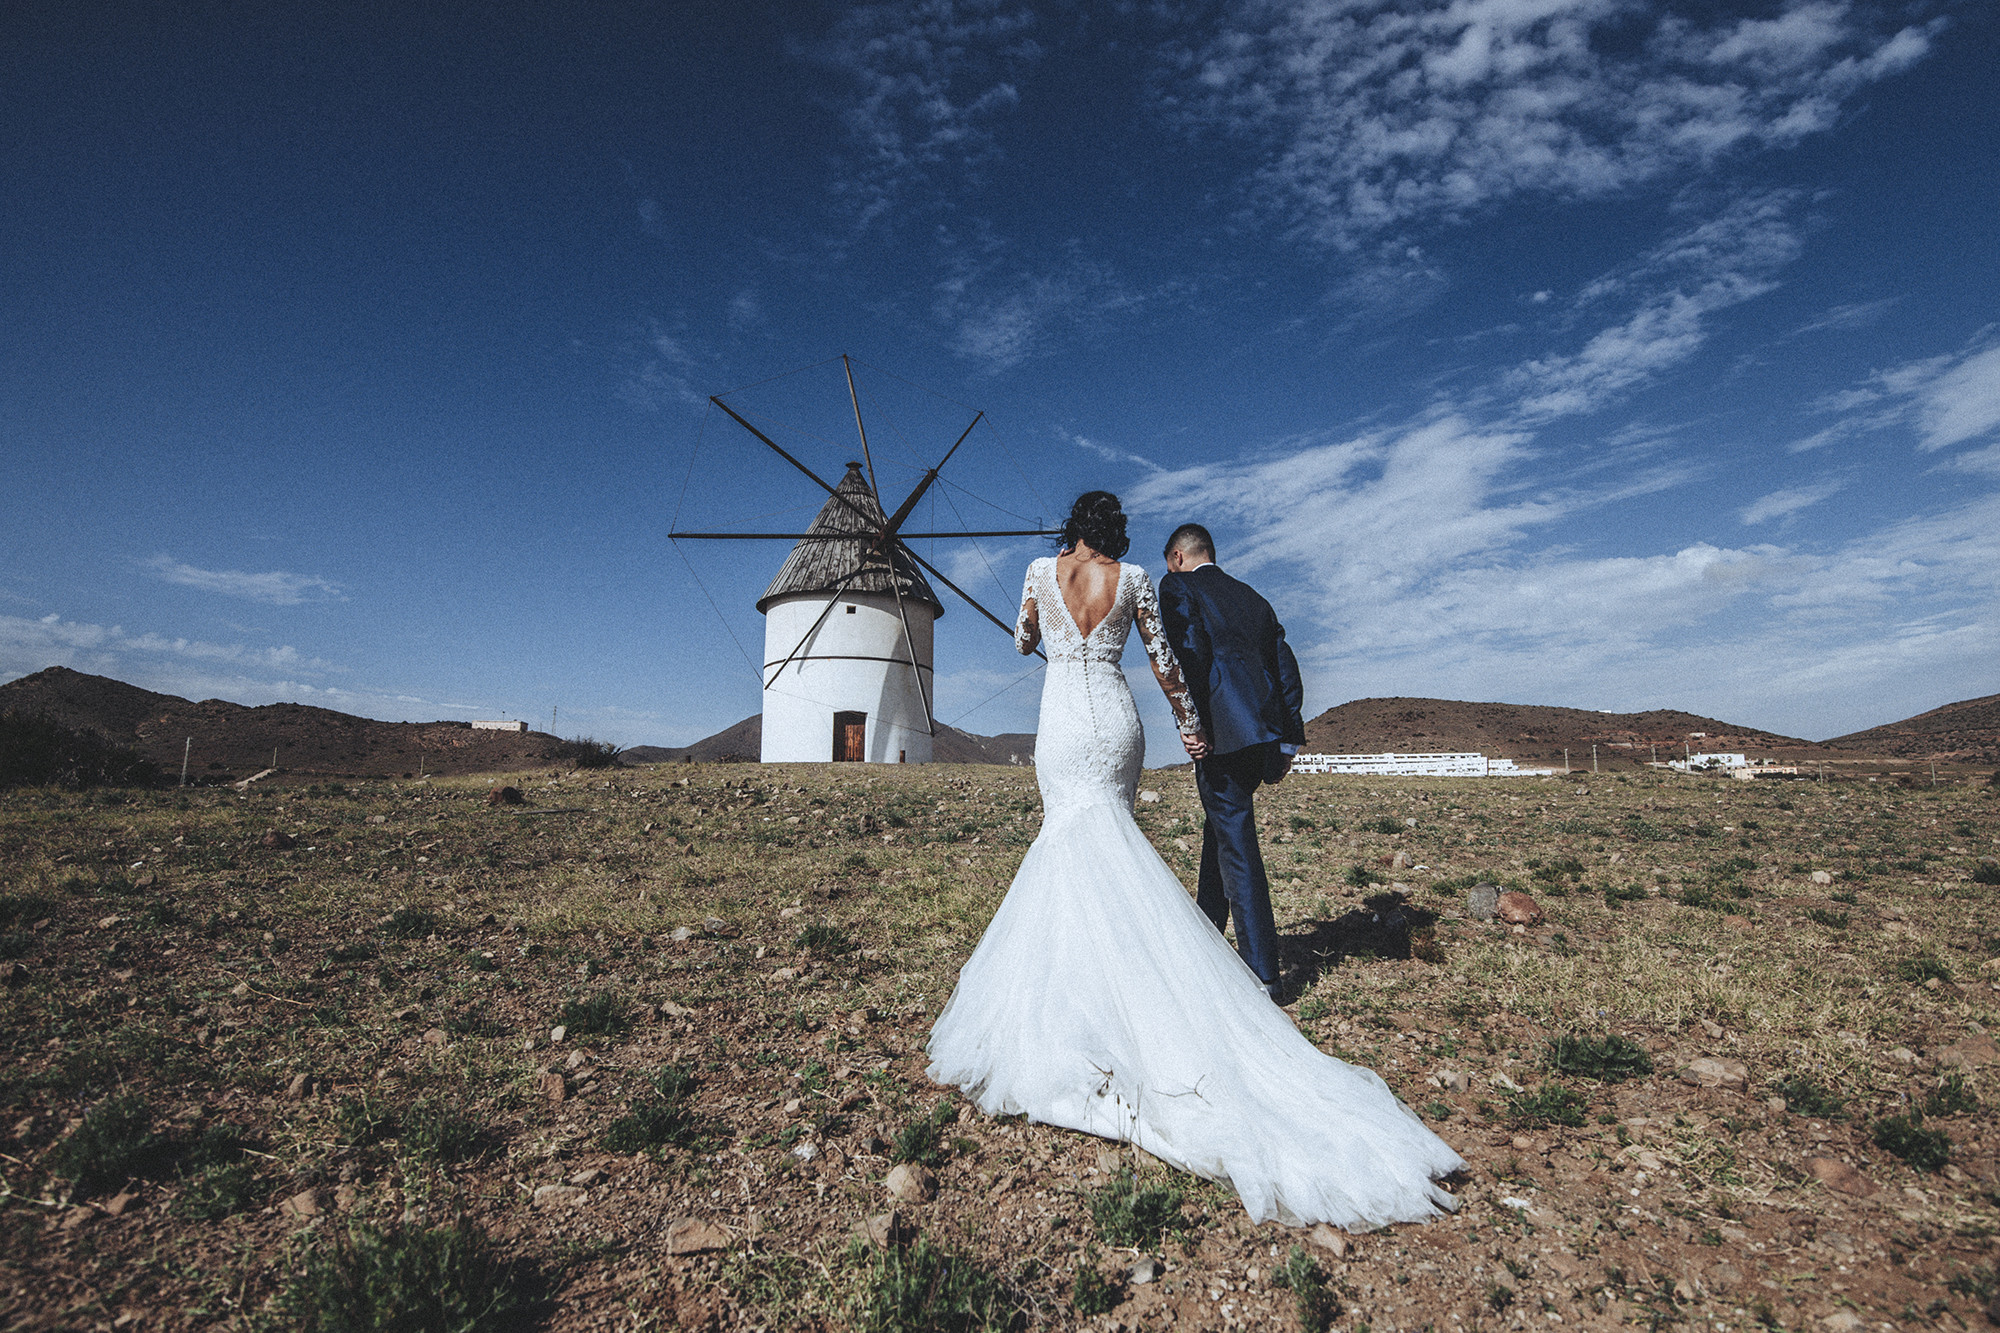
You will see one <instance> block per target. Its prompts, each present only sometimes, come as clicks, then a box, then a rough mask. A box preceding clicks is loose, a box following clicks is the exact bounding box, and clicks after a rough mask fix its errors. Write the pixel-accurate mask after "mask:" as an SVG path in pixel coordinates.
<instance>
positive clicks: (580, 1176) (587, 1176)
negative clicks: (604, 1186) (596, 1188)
mask: <svg viewBox="0 0 2000 1333" xmlns="http://www.w3.org/2000/svg"><path fill="white" fill-rule="evenodd" d="M607 1179H609V1177H608V1176H606V1175H605V1174H604V1172H603V1171H602V1170H601V1169H600V1168H598V1167H594V1166H586V1167H585V1168H583V1170H581V1171H579V1172H577V1173H576V1174H575V1175H573V1176H571V1177H570V1178H569V1183H570V1184H572V1185H578V1186H581V1187H582V1188H584V1189H589V1188H590V1187H591V1186H592V1185H595V1184H597V1183H598V1182H599V1181H601V1180H607Z"/></svg>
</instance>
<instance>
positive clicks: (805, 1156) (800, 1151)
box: [792, 1139, 819, 1162]
mask: <svg viewBox="0 0 2000 1333" xmlns="http://www.w3.org/2000/svg"><path fill="white" fill-rule="evenodd" d="M792 1156H794V1157H796V1158H798V1159H799V1160H800V1161H801V1162H810V1161H812V1160H813V1159H814V1158H815V1157H818V1156H819V1145H818V1144H817V1143H814V1142H813V1141H812V1140H811V1139H807V1140H806V1141H805V1142H804V1143H801V1144H800V1145H799V1146H798V1147H796V1148H794V1149H792Z"/></svg>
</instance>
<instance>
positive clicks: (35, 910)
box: [0, 893, 56, 929]
mask: <svg viewBox="0 0 2000 1333" xmlns="http://www.w3.org/2000/svg"><path fill="white" fill-rule="evenodd" d="M55 914H56V904H55V899H53V898H46V897H43V896H42V895H41V894H39V893H18V894H17V893H6V894H0V929H5V928H6V927H9V926H27V925H33V924H34V923H35V922H37V921H40V920H41V919H42V918H44V917H50V916H54V915H55Z"/></svg>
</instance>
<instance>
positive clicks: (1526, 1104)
mask: <svg viewBox="0 0 2000 1333" xmlns="http://www.w3.org/2000/svg"><path fill="white" fill-rule="evenodd" d="M1583 1107H1584V1101H1583V1096H1582V1094H1581V1093H1575V1092H1571V1091H1570V1090H1569V1089H1568V1088H1565V1087H1563V1086H1562V1085H1561V1084H1560V1083H1544V1084H1542V1086H1541V1087H1539V1088H1537V1089H1535V1090H1534V1091H1533V1092H1531V1093H1530V1092H1510V1093H1508V1094H1507V1109H1508V1112H1509V1113H1510V1114H1511V1115H1512V1116H1513V1118H1514V1119H1515V1120H1516V1121H1518V1122H1520V1123H1522V1124H1548V1125H1568V1126H1570V1127H1571V1128H1572V1129H1575V1128H1580V1127H1581V1126H1582V1125H1583Z"/></svg>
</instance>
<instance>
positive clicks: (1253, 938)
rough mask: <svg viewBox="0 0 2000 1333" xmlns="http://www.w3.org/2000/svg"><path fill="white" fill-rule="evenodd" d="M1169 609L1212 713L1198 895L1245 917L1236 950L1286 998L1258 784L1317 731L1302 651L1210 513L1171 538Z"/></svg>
mask: <svg viewBox="0 0 2000 1333" xmlns="http://www.w3.org/2000/svg"><path fill="white" fill-rule="evenodd" d="M1166 554H1167V570H1168V573H1167V575H1166V577H1165V578H1163V579H1161V580H1160V614H1161V618H1162V619H1163V620H1164V621H1165V622H1166V631H1167V642H1169V643H1171V644H1172V645H1173V648H1174V653H1175V654H1176V655H1177V656H1178V657H1179V658H1180V660H1181V670H1182V671H1183V672H1184V673H1185V674H1186V677H1187V683H1188V687H1189V690H1190V691H1191V692H1192V693H1193V695H1194V701H1195V706H1196V707H1197V708H1199V709H1200V710H1201V716H1202V720H1203V722H1205V723H1206V724H1207V730H1208V738H1209V753H1208V757H1207V758H1205V759H1198V760H1196V761H1195V766H1194V776H1195V785H1196V786H1197V787H1198V788H1199V789H1200V791H1201V805H1202V809H1203V810H1204V811H1206V812H1207V814H1208V822H1207V827H1206V830H1205V831H1204V832H1203V834H1202V838H1201V889H1200V892H1199V893H1198V894H1197V895H1196V897H1195V903H1196V905H1197V906H1199V907H1200V908H1201V910H1202V911H1203V912H1205V913H1207V914H1208V919H1209V920H1210V921H1213V922H1214V923H1215V928H1216V929H1217V930H1221V929H1223V927H1224V926H1225V925H1226V924H1227V923H1228V920H1229V918H1230V917H1232V916H1233V917H1235V919H1236V951H1237V952H1238V953H1239V954H1241V955H1242V956H1243V961H1244V962H1246V963H1248V964H1249V965H1250V970H1251V971H1252V972H1255V973H1256V974H1257V978H1258V980H1260V981H1262V982H1263V983H1264V989H1265V990H1266V991H1267V992H1269V994H1270V996H1271V998H1272V999H1273V1000H1278V1001H1279V1002H1280V1003H1282V997H1281V995H1280V983H1279V976H1278V927H1277V923H1276V922H1275V921H1273V920H1272V917H1271V886H1270V882H1269V881H1268V880H1267V879H1266V878H1265V876H1264V854H1263V852H1262V850H1261V849H1260V848H1259V847H1258V845H1257V812H1256V806H1255V797H1256V795H1257V788H1258V787H1259V786H1260V785H1261V784H1263V783H1266V782H1280V781H1283V780H1284V777H1285V774H1286V773H1288V772H1290V771H1291V767H1292V756H1293V755H1294V754H1297V753H1298V749H1299V746H1301V745H1303V744H1304V743H1305V739H1306V729H1305V723H1304V721H1303V720H1302V719H1301V718H1300V716H1299V707H1300V705H1301V704H1302V703H1303V702H1304V688H1303V687H1302V686H1301V684H1300V683H1299V664H1298V660H1297V659H1296V658H1294V657H1293V656H1292V650H1291V648H1289V647H1288V646H1287V645H1286V643H1285V627H1284V626H1283V625H1280V624H1279V623H1278V617H1277V615H1276V614H1275V613H1274V612H1273V611H1272V610H1271V604H1270V603H1269V602H1267V601H1265V600H1264V599H1263V598H1262V597H1260V596H1258V595H1257V593H1256V592H1255V591H1254V590H1253V589H1252V588H1251V587H1250V586H1249V585H1248V584H1246V583H1241V582H1238V581H1237V580H1235V579H1233V578H1231V577H1229V575H1227V574H1225V573H1223V572H1222V570H1221V569H1220V568H1219V567H1218V566H1217V565H1216V563H1215V541H1214V539H1213V538H1211V537H1210V536H1209V535H1208V529H1207V528H1204V527H1202V526H1201V525H1200V524H1199V523H1183V524H1181V526H1180V527H1178V528H1175V529H1174V535H1173V536H1171V537H1169V538H1168V539H1167V552H1166Z"/></svg>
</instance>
